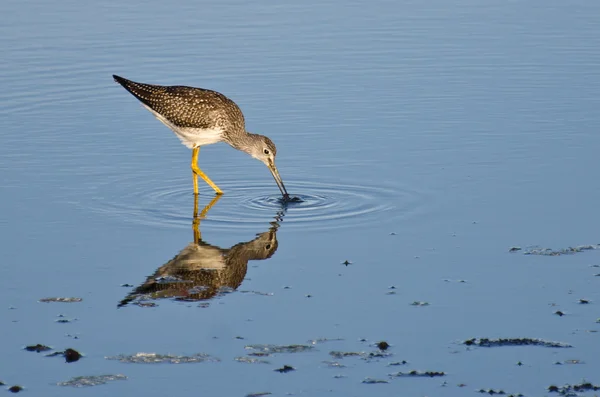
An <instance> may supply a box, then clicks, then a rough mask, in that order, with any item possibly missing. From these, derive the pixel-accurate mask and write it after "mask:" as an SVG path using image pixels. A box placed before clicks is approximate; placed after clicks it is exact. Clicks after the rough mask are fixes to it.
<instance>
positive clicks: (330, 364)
mask: <svg viewBox="0 0 600 397" xmlns="http://www.w3.org/2000/svg"><path fill="white" fill-rule="evenodd" d="M323 364H326V365H327V366H328V367H329V368H346V366H345V365H344V364H342V363H340V362H338V361H323Z"/></svg>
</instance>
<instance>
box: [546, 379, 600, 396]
mask: <svg viewBox="0 0 600 397" xmlns="http://www.w3.org/2000/svg"><path fill="white" fill-rule="evenodd" d="M598 390H600V386H597V385H594V384H592V383H590V382H584V383H580V384H578V385H568V384H567V385H564V386H560V387H559V386H554V385H551V386H548V391H549V392H553V393H558V394H560V395H561V396H573V395H575V393H577V392H586V391H598Z"/></svg>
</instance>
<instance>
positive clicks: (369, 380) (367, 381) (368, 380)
mask: <svg viewBox="0 0 600 397" xmlns="http://www.w3.org/2000/svg"><path fill="white" fill-rule="evenodd" d="M362 383H364V384H366V385H376V384H381V383H390V382H388V381H387V380H385V379H375V378H365V379H364V380H363V381H362Z"/></svg>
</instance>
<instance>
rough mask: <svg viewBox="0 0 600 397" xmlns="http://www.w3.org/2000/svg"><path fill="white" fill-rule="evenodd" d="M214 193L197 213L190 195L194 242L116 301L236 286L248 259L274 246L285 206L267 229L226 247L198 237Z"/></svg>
mask: <svg viewBox="0 0 600 397" xmlns="http://www.w3.org/2000/svg"><path fill="white" fill-rule="evenodd" d="M220 198H221V196H219V195H217V196H215V198H213V200H212V201H211V202H210V203H209V204H208V205H206V207H204V209H203V210H202V211H201V212H200V214H198V196H195V198H194V216H193V221H192V230H193V233H194V241H193V242H191V243H189V244H188V245H187V246H186V247H185V248H183V249H182V250H181V251H180V252H179V253H178V254H177V255H175V257H174V258H173V259H171V260H170V261H169V262H167V263H165V264H164V265H162V266H160V267H159V268H158V269H156V271H155V272H154V274H152V275H151V276H149V277H148V278H147V279H146V281H145V282H144V283H143V284H141V285H139V286H138V287H137V288H135V289H134V290H133V291H132V292H131V293H130V294H128V295H127V296H126V297H125V298H124V299H123V300H122V301H121V302H120V303H119V304H118V307H123V306H126V305H127V304H129V303H132V302H134V301H135V302H136V303H141V302H143V301H147V300H156V299H166V298H167V299H168V298H173V299H175V300H179V301H200V300H207V299H211V298H213V297H215V296H218V295H219V294H220V293H221V292H224V291H227V290H235V289H237V288H238V287H239V286H240V285H241V284H242V282H243V281H244V278H245V277H246V272H247V270H248V261H251V260H264V259H269V258H270V257H272V256H273V254H274V253H275V251H277V248H278V242H277V229H278V228H279V223H280V222H281V220H282V218H283V215H284V212H285V209H286V206H285V205H282V208H281V210H279V211H278V212H277V215H276V216H275V218H274V219H275V220H274V221H273V222H271V227H270V228H269V230H267V231H266V232H263V233H258V234H257V237H256V238H255V239H253V240H250V241H246V242H240V243H238V244H236V245H234V246H232V247H230V248H222V247H218V246H215V245H211V244H209V243H207V242H206V241H204V240H203V239H202V233H201V229H200V222H201V220H202V219H204V218H206V215H207V213H208V211H209V210H210V209H211V208H212V207H213V206H214V205H215V204H216V203H217V202H218V201H219V199H220Z"/></svg>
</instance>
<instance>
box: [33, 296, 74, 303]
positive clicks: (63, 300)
mask: <svg viewBox="0 0 600 397" xmlns="http://www.w3.org/2000/svg"><path fill="white" fill-rule="evenodd" d="M82 301H83V298H77V297H70V298H65V297H58V296H56V297H50V298H42V299H40V300H39V302H43V303H51V302H57V303H77V302H82Z"/></svg>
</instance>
